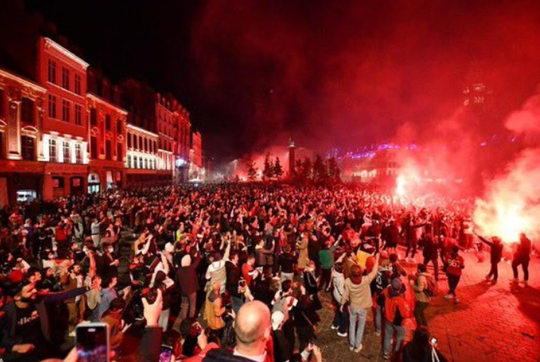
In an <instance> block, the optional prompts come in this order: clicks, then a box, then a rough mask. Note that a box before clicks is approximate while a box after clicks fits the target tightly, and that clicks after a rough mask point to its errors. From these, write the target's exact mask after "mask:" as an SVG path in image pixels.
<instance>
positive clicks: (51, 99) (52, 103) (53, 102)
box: [49, 94, 56, 118]
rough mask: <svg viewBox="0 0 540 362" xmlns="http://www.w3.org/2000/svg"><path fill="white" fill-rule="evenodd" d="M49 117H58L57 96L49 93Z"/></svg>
mask: <svg viewBox="0 0 540 362" xmlns="http://www.w3.org/2000/svg"><path fill="white" fill-rule="evenodd" d="M49 117H50V118H56V97H55V96H53V95H52V94H49Z"/></svg>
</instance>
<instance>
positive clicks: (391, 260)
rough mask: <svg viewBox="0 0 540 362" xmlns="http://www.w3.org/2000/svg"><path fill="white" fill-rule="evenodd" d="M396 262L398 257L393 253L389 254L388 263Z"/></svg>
mask: <svg viewBox="0 0 540 362" xmlns="http://www.w3.org/2000/svg"><path fill="white" fill-rule="evenodd" d="M397 260H398V256H397V254H395V253H392V254H390V263H395V262H396V261H397Z"/></svg>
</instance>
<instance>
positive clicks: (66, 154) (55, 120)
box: [37, 37, 88, 200]
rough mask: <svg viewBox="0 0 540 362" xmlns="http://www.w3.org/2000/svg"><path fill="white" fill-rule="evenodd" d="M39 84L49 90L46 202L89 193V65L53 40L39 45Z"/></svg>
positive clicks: (42, 40)
mask: <svg viewBox="0 0 540 362" xmlns="http://www.w3.org/2000/svg"><path fill="white" fill-rule="evenodd" d="M37 65H38V72H37V76H38V83H39V84H40V85H41V86H42V87H43V88H45V89H46V90H47V101H46V102H45V113H44V117H43V124H42V133H43V136H42V145H43V147H42V151H43V161H45V162H46V165H45V175H44V181H43V195H42V197H43V198H44V199H45V200H48V199H53V198H57V197H65V196H67V195H69V194H83V193H85V192H86V191H87V187H86V186H87V185H86V184H87V182H86V177H87V172H88V166H87V165H88V119H87V117H86V71H87V68H88V63H86V62H85V61H84V60H82V59H81V58H79V57H78V56H76V55H75V54H73V53H71V52H70V51H69V50H67V49H65V48H64V47H62V46H61V45H59V44H57V43H56V42H54V41H53V40H51V39H50V38H45V37H41V38H40V40H39V45H38V61H37Z"/></svg>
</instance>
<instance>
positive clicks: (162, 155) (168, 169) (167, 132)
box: [156, 93, 178, 177]
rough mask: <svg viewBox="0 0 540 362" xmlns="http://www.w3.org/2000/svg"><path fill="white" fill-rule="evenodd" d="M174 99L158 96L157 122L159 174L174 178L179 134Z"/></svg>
mask: <svg viewBox="0 0 540 362" xmlns="http://www.w3.org/2000/svg"><path fill="white" fill-rule="evenodd" d="M171 98H172V97H164V96H162V95H160V94H159V93H158V94H157V95H156V120H157V128H158V135H159V141H158V172H159V173H160V174H162V175H169V177H172V172H173V168H174V163H175V156H174V150H175V149H176V139H175V136H176V135H177V134H178V128H177V127H178V117H177V115H176V114H175V112H174V103H173V100H172V99H171Z"/></svg>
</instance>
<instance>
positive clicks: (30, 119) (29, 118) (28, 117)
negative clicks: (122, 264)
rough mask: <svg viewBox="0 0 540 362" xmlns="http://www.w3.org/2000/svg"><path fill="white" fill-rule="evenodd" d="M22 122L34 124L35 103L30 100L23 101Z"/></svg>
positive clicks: (24, 99)
mask: <svg viewBox="0 0 540 362" xmlns="http://www.w3.org/2000/svg"><path fill="white" fill-rule="evenodd" d="M21 120H22V122H23V123H26V124H34V102H33V101H32V100H31V99H29V98H25V97H23V99H22V102H21Z"/></svg>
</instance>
